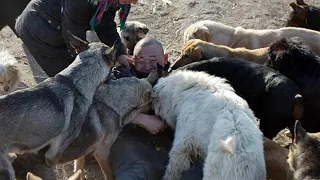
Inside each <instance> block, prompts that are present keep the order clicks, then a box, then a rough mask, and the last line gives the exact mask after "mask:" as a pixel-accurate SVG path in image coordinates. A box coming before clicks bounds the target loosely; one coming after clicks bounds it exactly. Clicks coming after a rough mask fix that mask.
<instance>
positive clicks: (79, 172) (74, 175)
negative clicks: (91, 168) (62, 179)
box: [67, 169, 82, 180]
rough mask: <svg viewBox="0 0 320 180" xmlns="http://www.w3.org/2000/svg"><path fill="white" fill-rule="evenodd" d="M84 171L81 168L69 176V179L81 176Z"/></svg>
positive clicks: (72, 179)
mask: <svg viewBox="0 0 320 180" xmlns="http://www.w3.org/2000/svg"><path fill="white" fill-rule="evenodd" d="M81 173H82V171H81V170H80V169H79V170H78V171H77V172H75V173H74V174H73V175H72V176H71V177H69V178H68V179H67V180H77V179H79V177H80V176H81Z"/></svg>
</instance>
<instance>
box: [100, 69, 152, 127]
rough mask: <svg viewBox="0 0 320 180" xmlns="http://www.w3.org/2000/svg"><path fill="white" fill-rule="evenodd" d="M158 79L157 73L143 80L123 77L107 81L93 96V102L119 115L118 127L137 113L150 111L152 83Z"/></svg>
mask: <svg viewBox="0 0 320 180" xmlns="http://www.w3.org/2000/svg"><path fill="white" fill-rule="evenodd" d="M157 78H158V74H157V72H154V73H151V74H150V75H149V76H148V77H147V78H145V79H138V78H136V77H125V78H121V79H117V80H109V81H108V82H106V83H104V84H102V85H101V86H100V87H99V89H98V91H97V92H96V94H95V100H96V101H100V102H101V103H103V104H106V105H107V106H108V107H110V108H111V109H113V110H114V111H116V112H117V114H119V115H120V125H121V126H123V125H125V124H127V123H129V121H130V120H132V119H133V118H134V117H135V116H136V115H137V114H138V113H141V112H149V111H151V109H152V98H151V93H152V85H151V84H152V83H154V82H155V81H156V80H157Z"/></svg>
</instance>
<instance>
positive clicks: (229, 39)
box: [184, 20, 320, 55]
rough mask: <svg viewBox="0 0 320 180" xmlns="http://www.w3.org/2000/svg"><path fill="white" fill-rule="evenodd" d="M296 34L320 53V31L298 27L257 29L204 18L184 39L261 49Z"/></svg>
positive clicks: (187, 32)
mask: <svg viewBox="0 0 320 180" xmlns="http://www.w3.org/2000/svg"><path fill="white" fill-rule="evenodd" d="M295 36H299V37H300V38H301V39H303V40H304V41H305V42H306V43H307V44H308V45H309V46H310V47H311V50H312V51H314V52H315V53H317V54H318V55H320V45H319V42H320V32H318V31H314V30H310V29H305V28H297V27H284V28H280V29H263V30H256V29H244V28H242V27H236V28H234V27H231V26H227V25H224V24H222V23H218V22H215V21H210V20H204V21H199V22H197V23H195V24H192V25H191V26H189V27H188V28H187V29H186V31H185V33H184V41H185V42H186V41H188V40H190V39H201V40H204V41H207V42H212V43H215V44H218V45H225V46H228V47H232V48H237V47H244V48H247V49H259V48H264V47H268V46H270V45H271V43H273V42H274V41H276V40H279V38H291V37H295Z"/></svg>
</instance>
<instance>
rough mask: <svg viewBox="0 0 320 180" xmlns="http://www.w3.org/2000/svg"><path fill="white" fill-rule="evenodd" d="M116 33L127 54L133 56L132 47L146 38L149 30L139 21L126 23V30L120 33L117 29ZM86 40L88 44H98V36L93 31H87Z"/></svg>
mask: <svg viewBox="0 0 320 180" xmlns="http://www.w3.org/2000/svg"><path fill="white" fill-rule="evenodd" d="M117 31H118V33H119V34H120V38H121V41H122V42H123V44H124V45H125V46H126V47H127V53H128V54H129V55H133V49H134V47H135V46H136V44H137V42H138V41H140V39H142V38H144V37H146V35H147V33H148V32H149V28H148V26H147V25H145V24H144V23H141V22H139V21H127V22H126V28H125V29H123V30H121V31H120V28H117ZM87 40H88V42H100V39H99V37H98V35H97V34H96V33H95V32H93V31H87Z"/></svg>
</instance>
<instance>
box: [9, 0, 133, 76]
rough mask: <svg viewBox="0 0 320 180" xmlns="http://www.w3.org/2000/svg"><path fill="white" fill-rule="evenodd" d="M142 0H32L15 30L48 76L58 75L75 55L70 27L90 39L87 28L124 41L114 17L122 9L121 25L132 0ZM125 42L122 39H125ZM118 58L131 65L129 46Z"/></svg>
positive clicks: (111, 39) (108, 42)
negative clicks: (127, 50) (127, 53)
mask: <svg viewBox="0 0 320 180" xmlns="http://www.w3.org/2000/svg"><path fill="white" fill-rule="evenodd" d="M137 1H138V0H31V1H30V2H29V4H28V5H27V6H26V8H25V9H24V11H23V12H22V14H21V15H20V16H19V17H18V19H17V21H16V24H15V30H16V32H17V34H18V36H19V37H20V38H21V39H22V41H23V42H24V44H25V45H26V47H27V48H28V50H29V51H30V53H31V54H32V56H33V57H34V58H35V60H36V61H37V63H38V64H39V65H40V66H41V68H42V69H43V70H44V71H45V72H46V74H47V75H48V76H50V77H51V76H54V75H55V74H57V73H59V72H60V71H61V70H63V69H64V68H66V67H67V66H68V65H69V64H71V62H72V61H73V60H74V59H75V56H76V54H77V53H78V52H76V51H75V50H74V49H73V48H72V47H71V45H70V42H69V39H68V31H69V32H70V33H71V34H73V35H75V36H77V37H79V38H80V39H82V40H86V31H87V30H92V31H95V32H96V33H97V35H98V37H99V39H100V40H101V41H102V42H103V43H104V44H106V45H108V46H110V47H111V46H112V45H113V43H114V42H115V41H121V39H120V36H119V34H118V32H117V29H116V23H115V21H114V18H115V14H116V12H117V11H118V10H119V11H118V12H119V17H120V28H121V29H124V28H125V22H126V19H127V17H128V15H129V12H130V7H131V3H133V4H135V3H137ZM121 44H122V43H121ZM117 60H118V62H120V63H121V64H124V65H125V66H126V67H127V68H130V67H129V63H128V60H130V59H129V57H128V56H127V55H126V54H125V46H124V45H123V44H122V45H121V50H120V51H119V53H118V54H117Z"/></svg>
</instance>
